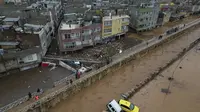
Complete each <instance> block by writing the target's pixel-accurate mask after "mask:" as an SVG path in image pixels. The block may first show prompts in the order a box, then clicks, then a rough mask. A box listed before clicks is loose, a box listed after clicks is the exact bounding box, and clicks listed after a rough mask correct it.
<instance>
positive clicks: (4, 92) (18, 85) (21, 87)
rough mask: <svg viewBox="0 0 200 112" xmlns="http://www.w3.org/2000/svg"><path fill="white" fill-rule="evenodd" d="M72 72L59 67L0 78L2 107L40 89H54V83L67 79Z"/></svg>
mask: <svg viewBox="0 0 200 112" xmlns="http://www.w3.org/2000/svg"><path fill="white" fill-rule="evenodd" d="M70 74H71V71H69V70H66V69H65V68H61V67H57V68H56V69H54V70H52V71H50V68H40V67H39V68H34V69H31V70H27V71H23V72H18V73H14V74H11V75H8V76H5V77H1V78H0V85H1V86H0V89H1V91H0V96H3V97H1V98H0V106H4V105H6V104H8V103H11V102H13V101H15V100H18V99H19V98H21V97H24V96H25V95H27V94H28V92H36V91H37V89H38V88H42V89H43V90H47V89H50V88H52V87H53V82H55V81H58V80H60V79H62V78H65V77H67V76H69V75H70Z"/></svg>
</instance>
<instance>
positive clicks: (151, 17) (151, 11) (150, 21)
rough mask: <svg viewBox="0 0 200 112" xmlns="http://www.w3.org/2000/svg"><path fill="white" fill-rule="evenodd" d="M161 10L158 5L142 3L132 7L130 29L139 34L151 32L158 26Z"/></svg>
mask: <svg viewBox="0 0 200 112" xmlns="http://www.w3.org/2000/svg"><path fill="white" fill-rule="evenodd" d="M159 11H160V8H159V5H158V4H157V3H141V4H140V5H130V6H129V15H130V27H132V28H133V29H135V30H136V31H137V32H140V31H146V30H150V29H152V28H155V27H156V25H157V19H158V14H159Z"/></svg>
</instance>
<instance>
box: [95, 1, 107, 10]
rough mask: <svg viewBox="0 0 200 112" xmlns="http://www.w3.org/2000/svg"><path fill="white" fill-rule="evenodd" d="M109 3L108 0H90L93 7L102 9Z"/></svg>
mask: <svg viewBox="0 0 200 112" xmlns="http://www.w3.org/2000/svg"><path fill="white" fill-rule="evenodd" d="M109 5H110V2H109V0H92V8H93V9H104V8H108V7H109Z"/></svg>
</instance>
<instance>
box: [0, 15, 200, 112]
mask: <svg viewBox="0 0 200 112" xmlns="http://www.w3.org/2000/svg"><path fill="white" fill-rule="evenodd" d="M199 22H200V19H198V21H196V22H192V23H191V24H187V25H186V27H185V28H184V29H182V30H180V31H177V32H175V33H173V34H170V35H168V36H165V37H163V38H162V39H158V38H157V37H155V38H153V39H151V40H149V41H148V44H147V42H143V43H141V44H139V45H137V46H134V47H133V48H130V49H128V50H126V51H124V52H123V53H121V54H118V55H116V56H114V57H113V62H112V63H110V64H108V65H106V66H104V67H101V68H100V69H98V70H96V71H92V72H90V73H89V74H88V75H85V76H84V77H82V78H81V79H79V80H76V81H75V82H73V84H72V85H65V86H63V87H62V88H59V89H58V88H53V89H52V90H51V91H53V92H51V93H49V94H47V95H46V96H44V97H42V98H41V99H40V100H38V101H36V102H32V103H30V104H28V105H26V106H23V107H18V108H20V109H19V110H18V111H20V112H27V111H34V112H46V111H47V110H48V108H50V107H53V106H55V105H56V104H57V103H58V102H60V101H61V100H65V99H67V98H68V97H69V96H71V95H73V94H75V93H77V92H79V91H80V90H81V89H83V88H85V87H88V86H90V85H91V84H93V83H95V82H96V81H98V80H101V79H102V78H103V77H105V76H106V75H107V74H108V73H109V72H111V71H114V70H116V69H118V68H119V67H121V66H123V65H125V64H126V63H129V62H130V61H131V60H133V59H136V58H140V57H142V56H143V55H145V54H147V53H148V52H149V51H151V50H153V49H155V48H156V47H158V46H160V45H162V44H163V43H166V42H169V41H171V40H174V39H177V37H176V36H177V35H180V33H183V32H185V30H188V28H191V27H192V26H194V27H196V25H198V24H199ZM148 80H151V77H149V79H148ZM143 83H144V82H141V84H140V85H143ZM140 85H138V86H137V87H138V88H134V89H133V91H137V90H138V89H139V88H140ZM129 93H130V94H131V92H129ZM13 110H14V112H16V110H15V108H13ZM0 111H5V110H0ZM10 111H12V110H10Z"/></svg>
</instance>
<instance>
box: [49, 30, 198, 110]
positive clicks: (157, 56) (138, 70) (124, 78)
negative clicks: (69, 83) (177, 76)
mask: <svg viewBox="0 0 200 112" xmlns="http://www.w3.org/2000/svg"><path fill="white" fill-rule="evenodd" d="M199 35H200V28H198V29H196V30H193V31H192V32H190V33H188V34H186V35H184V36H182V37H181V38H180V39H178V40H175V41H173V42H171V43H168V44H165V45H164V46H163V47H160V48H157V50H155V51H154V52H152V53H150V54H147V55H146V56H144V57H142V58H141V59H140V60H139V59H138V60H135V61H132V62H130V63H129V64H127V65H125V66H123V67H121V68H120V69H118V70H116V71H114V72H112V73H110V74H109V75H108V76H106V77H105V78H104V79H102V80H101V81H98V82H96V83H95V84H94V85H92V86H90V87H88V88H86V89H84V90H82V91H80V92H79V93H77V94H76V95H74V96H72V97H71V98H69V99H67V100H65V101H63V102H61V103H59V104H58V105H57V106H55V107H53V108H51V109H50V110H49V111H50V112H102V110H105V106H106V104H107V103H108V102H109V101H110V100H112V99H118V98H120V94H122V93H125V92H127V91H128V90H130V89H131V88H133V87H134V86H135V85H136V84H138V83H139V82H140V81H142V80H144V78H145V77H147V76H148V75H149V74H150V73H151V72H153V71H155V70H156V69H158V67H160V66H164V65H165V64H166V63H167V62H169V61H170V60H171V59H172V58H173V57H175V56H176V55H177V54H178V53H179V52H180V51H181V50H182V49H183V48H185V47H186V46H189V44H190V43H191V42H193V41H194V40H196V39H197V38H198V36H199ZM174 112H175V111H174Z"/></svg>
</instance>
